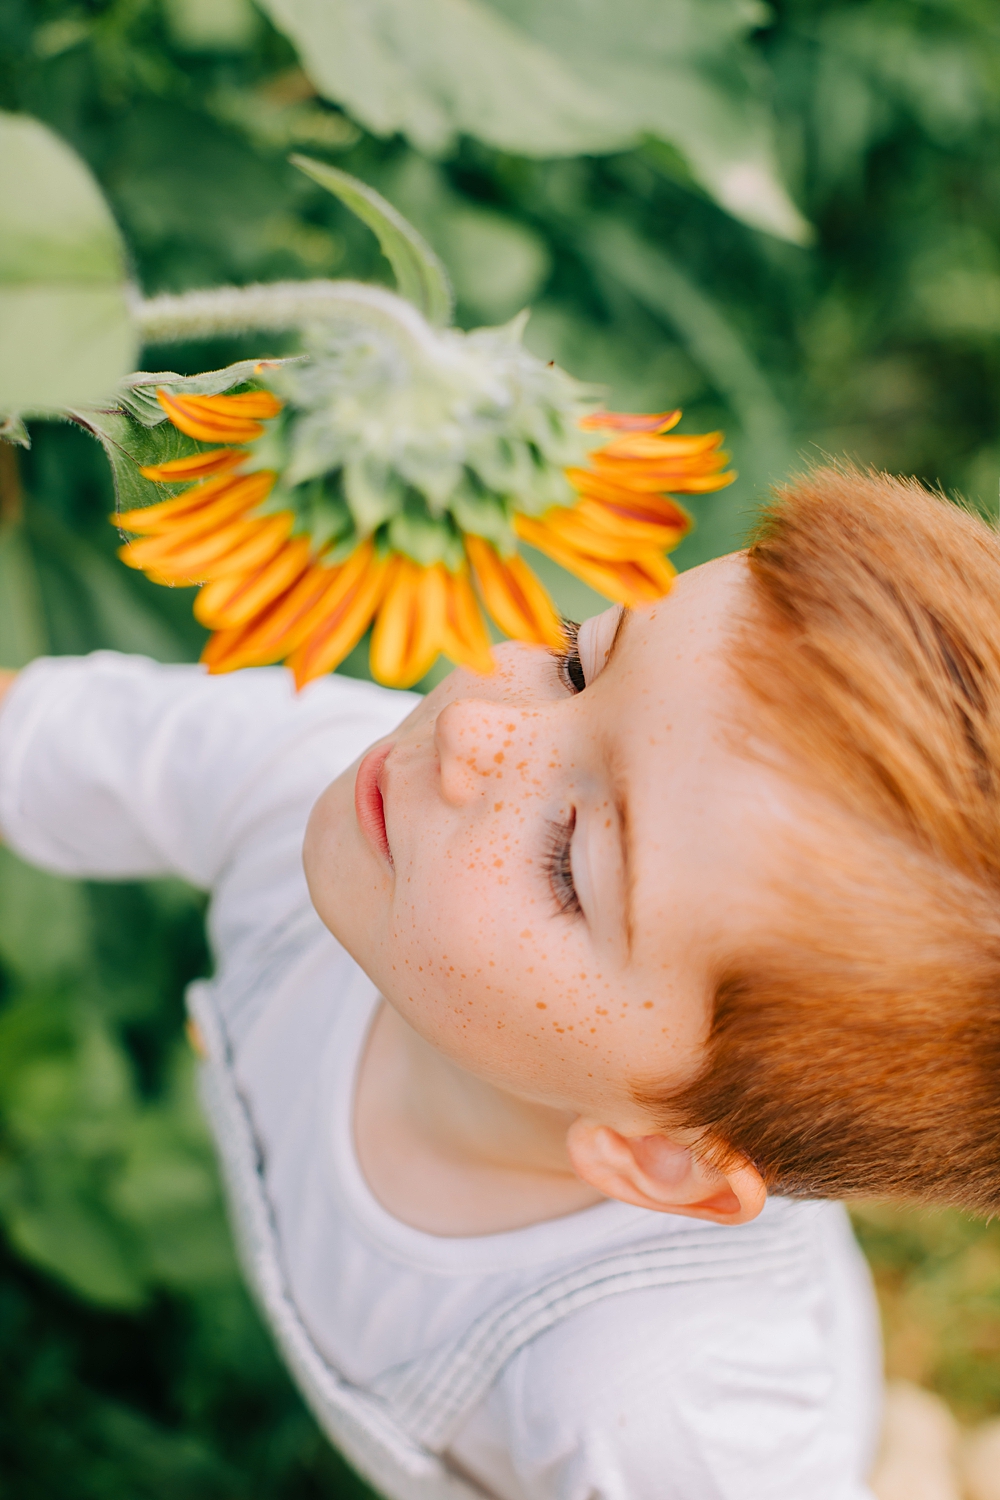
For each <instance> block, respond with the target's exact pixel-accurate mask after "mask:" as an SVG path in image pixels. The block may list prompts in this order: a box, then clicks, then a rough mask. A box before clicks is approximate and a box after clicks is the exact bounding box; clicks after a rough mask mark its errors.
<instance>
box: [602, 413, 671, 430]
mask: <svg viewBox="0 0 1000 1500" xmlns="http://www.w3.org/2000/svg"><path fill="white" fill-rule="evenodd" d="M680 419H681V413H680V411H679V410H678V411H661V412H650V413H648V414H640V413H638V412H627V411H595V412H591V414H590V416H588V417H582V418H581V419H580V426H581V427H582V428H583V430H584V432H603V431H608V432H669V431H670V429H671V427H676V426H677V423H678V422H679V421H680Z"/></svg>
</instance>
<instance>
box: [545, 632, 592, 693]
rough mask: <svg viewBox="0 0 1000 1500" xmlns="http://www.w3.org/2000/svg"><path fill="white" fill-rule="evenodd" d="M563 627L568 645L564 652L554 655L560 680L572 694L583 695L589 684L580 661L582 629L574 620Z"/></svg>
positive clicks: (557, 652)
mask: <svg viewBox="0 0 1000 1500" xmlns="http://www.w3.org/2000/svg"><path fill="white" fill-rule="evenodd" d="M562 627H563V632H564V634H565V636H566V645H565V646H564V648H563V649H562V651H554V652H553V653H552V654H553V656H554V657H555V659H556V670H557V671H558V673H559V680H560V682H561V683H562V684H563V686H564V687H567V688H569V690H570V692H571V693H582V692H583V690H584V688H585V687H586V686H587V682H586V678H585V677H584V675H583V663H582V662H581V660H580V647H579V636H580V627H579V625H577V624H576V622H575V621H574V620H563V622H562Z"/></svg>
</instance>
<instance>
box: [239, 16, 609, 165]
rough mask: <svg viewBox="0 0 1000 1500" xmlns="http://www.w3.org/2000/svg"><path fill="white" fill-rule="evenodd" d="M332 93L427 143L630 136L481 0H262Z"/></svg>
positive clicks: (560, 149) (554, 149)
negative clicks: (464, 139) (463, 139)
mask: <svg viewBox="0 0 1000 1500" xmlns="http://www.w3.org/2000/svg"><path fill="white" fill-rule="evenodd" d="M262 8H263V9H264V10H265V11H266V12H267V13H268V15H270V17H271V19H272V20H273V21H274V23H275V25H276V26H277V27H279V29H280V30H282V31H283V32H285V34H286V35H287V36H288V37H290V38H291V40H292V42H293V44H294V45H295V47H296V48H297V50H298V52H299V56H300V57H301V59H302V64H303V67H304V68H305V69H306V71H307V72H308V74H309V76H310V77H311V78H312V80H313V82H314V83H315V84H316V87H317V88H318V89H319V90H320V92H321V93H323V94H325V95H326V97H327V98H329V99H333V100H335V101H336V102H338V103H342V104H343V105H345V106H346V108H347V109H348V110H349V111H350V112H351V114H353V115H354V116H355V118H356V119H357V120H359V121H360V122H361V124H363V125H365V126H367V128H368V129H369V130H372V131H374V132H375V133H376V134H377V135H393V134H394V133H395V132H397V131H402V132H404V133H405V134H406V135H408V136H409V137H410V139H411V140H412V141H413V142H414V144H415V145H417V146H419V147H420V148H421V149H423V150H426V151H429V152H432V153H439V152H444V151H446V150H448V149H449V148H450V147H451V145H452V144H453V142H454V140H455V138H456V136H457V135H458V134H467V135H473V136H476V137H478V138H479V139H480V140H483V141H486V142H487V143H488V144H490V145H494V146H499V147H500V148H501V149H503V150H506V151H512V152H515V153H517V154H519V155H524V156H563V155H575V154H576V153H577V152H579V151H607V150H614V149H616V148H618V147H620V146H623V145H625V144H627V142H628V140H629V137H630V135H631V133H632V132H631V129H630V126H629V123H628V122H625V121H622V120H621V119H620V118H619V115H618V111H617V110H616V109H615V108H614V106H613V105H611V104H609V103H608V102H606V101H603V100H601V99H600V98H597V97H595V96H594V95H593V94H592V93H591V91H589V90H588V89H587V88H586V87H585V86H584V84H583V83H582V82H581V81H580V80H579V79H578V78H576V77H574V75H573V74H572V73H571V72H570V71H569V70H568V69H566V68H565V67H564V66H563V64H562V61H561V59H560V57H559V56H558V55H557V54H554V53H552V52H551V51H550V50H549V49H548V48H546V47H542V46H539V45H538V44H537V43H536V42H534V41H533V40H532V39H531V38H530V37H529V36H527V35H525V33H524V31H523V30H522V29H521V28H520V27H519V26H515V25H512V24H511V23H510V22H509V21H507V20H505V19H504V17H503V16H501V15H499V14H498V13H497V11H496V10H495V9H494V8H493V7H492V6H490V5H488V4H484V3H482V0H422V3H421V4H420V5H414V4H412V0H264V3H263V7H262Z"/></svg>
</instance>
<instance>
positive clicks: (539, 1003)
mask: <svg viewBox="0 0 1000 1500" xmlns="http://www.w3.org/2000/svg"><path fill="white" fill-rule="evenodd" d="M548 1008H549V1007H548V1006H547V1005H546V1004H545V1001H544V1000H536V1001H535V1009H536V1010H548Z"/></svg>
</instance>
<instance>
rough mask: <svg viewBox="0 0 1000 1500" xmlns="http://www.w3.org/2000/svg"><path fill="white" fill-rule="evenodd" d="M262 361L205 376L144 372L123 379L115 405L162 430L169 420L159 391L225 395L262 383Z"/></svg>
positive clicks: (280, 361) (277, 361) (247, 361)
mask: <svg viewBox="0 0 1000 1500" xmlns="http://www.w3.org/2000/svg"><path fill="white" fill-rule="evenodd" d="M261 363H262V361H261V360H259V359H241V360H239V361H238V362H237V363H236V364H234V365H226V367H225V369H222V370H206V371H205V373H204V374H202V375H177V374H175V372H174V371H173V370H159V371H154V372H150V371H148V370H140V371H138V373H137V374H135V375H129V376H128V378H127V379H126V380H123V381H122V382H121V384H120V385H119V387H118V389H117V390H116V392H115V402H116V404H117V405H118V406H120V407H121V408H122V409H123V410H125V411H127V412H129V413H130V415H131V416H133V417H135V419H136V421H137V422H141V423H142V425H143V426H144V427H158V426H159V425H160V423H161V422H165V421H166V420H167V414H166V412H165V411H164V410H163V407H162V406H161V405H160V403H159V402H158V401H157V399H156V392H157V391H158V390H161V389H162V390H165V391H167V392H168V394H170V395H172V396H180V395H185V396H221V395H222V394H223V393H224V392H225V391H231V390H232V389H233V387H234V386H237V385H246V384H248V383H249V382H250V381H253V382H255V383H258V381H259V377H258V371H259V369H260V365H261ZM263 363H266V364H267V365H269V366H270V365H285V364H291V363H292V361H291V360H288V359H274V360H267V361H263Z"/></svg>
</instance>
